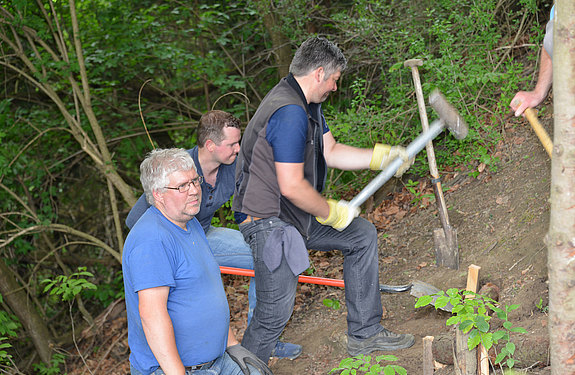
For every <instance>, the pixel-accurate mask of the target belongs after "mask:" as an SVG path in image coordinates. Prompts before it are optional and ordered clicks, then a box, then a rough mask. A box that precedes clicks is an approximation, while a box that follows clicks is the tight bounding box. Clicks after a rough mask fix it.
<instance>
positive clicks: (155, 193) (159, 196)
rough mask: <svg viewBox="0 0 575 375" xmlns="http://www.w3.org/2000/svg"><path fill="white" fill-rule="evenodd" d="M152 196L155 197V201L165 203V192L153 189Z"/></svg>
mask: <svg viewBox="0 0 575 375" xmlns="http://www.w3.org/2000/svg"><path fill="white" fill-rule="evenodd" d="M152 196H153V197H154V203H164V194H162V193H160V192H159V191H157V190H154V191H152ZM154 205H155V204H154Z"/></svg>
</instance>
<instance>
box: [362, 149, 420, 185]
mask: <svg viewBox="0 0 575 375" xmlns="http://www.w3.org/2000/svg"><path fill="white" fill-rule="evenodd" d="M398 157H399V158H401V160H403V164H401V166H400V167H399V168H398V170H397V172H395V177H397V178H399V177H401V176H402V175H403V174H404V173H405V171H407V170H408V169H409V167H411V165H412V164H413V161H414V159H409V155H408V154H407V150H406V149H405V147H402V146H390V145H384V144H381V143H376V144H375V147H374V148H373V154H372V155H371V162H370V163H369V168H370V169H371V170H383V169H385V168H387V166H388V165H389V163H391V162H392V161H394V160H395V159H396V158H398Z"/></svg>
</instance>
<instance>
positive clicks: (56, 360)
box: [33, 353, 66, 375]
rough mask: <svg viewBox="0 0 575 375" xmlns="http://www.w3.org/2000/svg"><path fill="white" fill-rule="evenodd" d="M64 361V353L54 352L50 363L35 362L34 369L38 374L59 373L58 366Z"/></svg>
mask: <svg viewBox="0 0 575 375" xmlns="http://www.w3.org/2000/svg"><path fill="white" fill-rule="evenodd" d="M65 361H66V356H65V355H64V354H58V353H57V354H54V355H53V356H52V359H50V364H49V365H46V364H45V363H35V364H34V366H33V367H34V370H36V371H37V373H38V374H40V375H57V374H61V373H62V370H61V369H60V366H61V365H62V364H64V362H65Z"/></svg>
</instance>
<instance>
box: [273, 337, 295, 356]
mask: <svg viewBox="0 0 575 375" xmlns="http://www.w3.org/2000/svg"><path fill="white" fill-rule="evenodd" d="M301 350H302V348H301V345H298V344H292V343H289V342H282V341H278V342H276V346H275V348H274V350H272V357H276V358H287V359H296V358H297V357H299V355H300V354H301Z"/></svg>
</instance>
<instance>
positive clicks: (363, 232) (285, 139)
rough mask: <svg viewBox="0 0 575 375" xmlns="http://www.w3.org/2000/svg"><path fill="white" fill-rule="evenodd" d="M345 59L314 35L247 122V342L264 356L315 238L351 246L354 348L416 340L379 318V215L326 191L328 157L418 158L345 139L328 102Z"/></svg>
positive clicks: (242, 157)
mask: <svg viewBox="0 0 575 375" xmlns="http://www.w3.org/2000/svg"><path fill="white" fill-rule="evenodd" d="M346 65H347V61H346V59H345V57H344V56H343V54H342V52H341V51H340V50H339V48H338V47H337V46H335V45H334V44H333V43H331V42H329V41H328V40H326V39H324V38H318V37H314V38H311V39H308V40H307V41H305V42H304V43H303V44H302V45H301V46H300V47H299V48H298V50H297V51H296V53H295V56H294V58H293V60H292V63H291V65H290V73H289V75H288V76H287V77H286V78H284V79H282V80H281V81H280V82H279V83H278V84H277V85H276V86H275V87H274V88H273V89H272V90H271V91H270V92H269V93H268V94H267V95H266V97H265V98H264V100H263V101H262V103H261V104H260V106H259V108H258V110H257V111H256V113H255V114H254V117H253V118H252V120H251V121H250V123H249V124H248V127H247V128H246V131H245V132H244V139H243V142H242V147H241V150H240V154H239V155H238V161H237V165H236V191H235V193H234V202H233V210H234V211H235V212H236V220H237V221H238V222H239V223H240V231H241V232H242V234H243V235H244V238H245V240H246V242H247V243H248V244H249V245H250V247H251V248H252V253H253V255H254V269H255V275H256V294H257V300H258V303H257V305H256V308H255V313H254V316H253V318H252V320H251V322H250V324H249V326H248V328H247V330H246V332H245V334H244V338H243V340H242V344H243V345H244V346H245V347H246V348H248V349H249V350H250V351H252V352H253V353H255V354H256V355H257V356H258V357H259V358H260V359H262V360H264V361H267V360H268V359H269V357H270V354H271V352H272V349H273V348H274V345H275V342H276V341H277V340H278V338H279V336H280V334H281V333H282V331H283V329H284V327H285V325H286V324H287V322H288V320H289V318H290V317H291V314H292V311H293V306H294V298H295V292H296V286H297V278H298V275H299V274H300V273H301V272H303V271H304V270H305V269H306V268H307V267H308V266H309V259H308V253H307V249H308V248H309V249H314V250H325V251H329V250H333V249H338V250H340V251H341V252H342V253H343V256H344V262H343V273H344V280H345V296H346V304H347V308H348V316H347V321H348V332H347V334H348V352H349V354H350V355H352V356H355V355H358V354H368V353H371V352H372V351H375V350H396V349H402V348H408V347H410V346H412V345H413V343H414V337H413V335H410V334H396V333H393V332H391V331H389V330H387V329H385V328H384V327H383V326H382V325H381V324H380V320H381V316H382V312H383V311H382V305H381V299H380V298H381V297H380V292H379V267H378V255H377V249H378V248H377V231H376V229H375V227H374V225H373V224H371V223H370V222H368V221H367V220H365V219H363V218H360V217H357V216H358V214H359V210H358V209H357V208H353V207H351V206H350V205H349V203H348V202H346V201H335V200H333V199H326V198H324V197H323V196H322V195H321V192H322V191H323V189H324V185H325V180H326V176H327V168H328V167H330V168H338V169H342V170H358V169H366V168H371V169H373V170H380V169H384V168H385V167H386V166H387V165H388V164H389V163H390V162H391V161H393V160H394V159H395V158H397V157H400V158H401V159H403V160H404V163H403V164H402V166H401V168H400V169H399V171H398V172H397V174H396V176H401V174H402V173H403V172H405V170H407V168H409V166H410V165H411V163H412V160H409V159H408V156H407V153H406V151H405V149H404V148H403V147H399V146H389V145H383V144H376V145H375V147H374V148H372V149H361V148H356V147H351V146H347V145H344V144H341V143H338V142H336V140H335V139H334V137H333V135H332V133H331V132H330V130H329V128H328V126H327V124H326V121H325V118H324V116H323V113H322V109H321V103H322V102H323V101H325V100H326V99H327V97H328V95H329V93H330V92H332V91H336V89H337V80H338V79H339V77H340V76H341V73H342V71H343V70H344V69H345V68H346Z"/></svg>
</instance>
